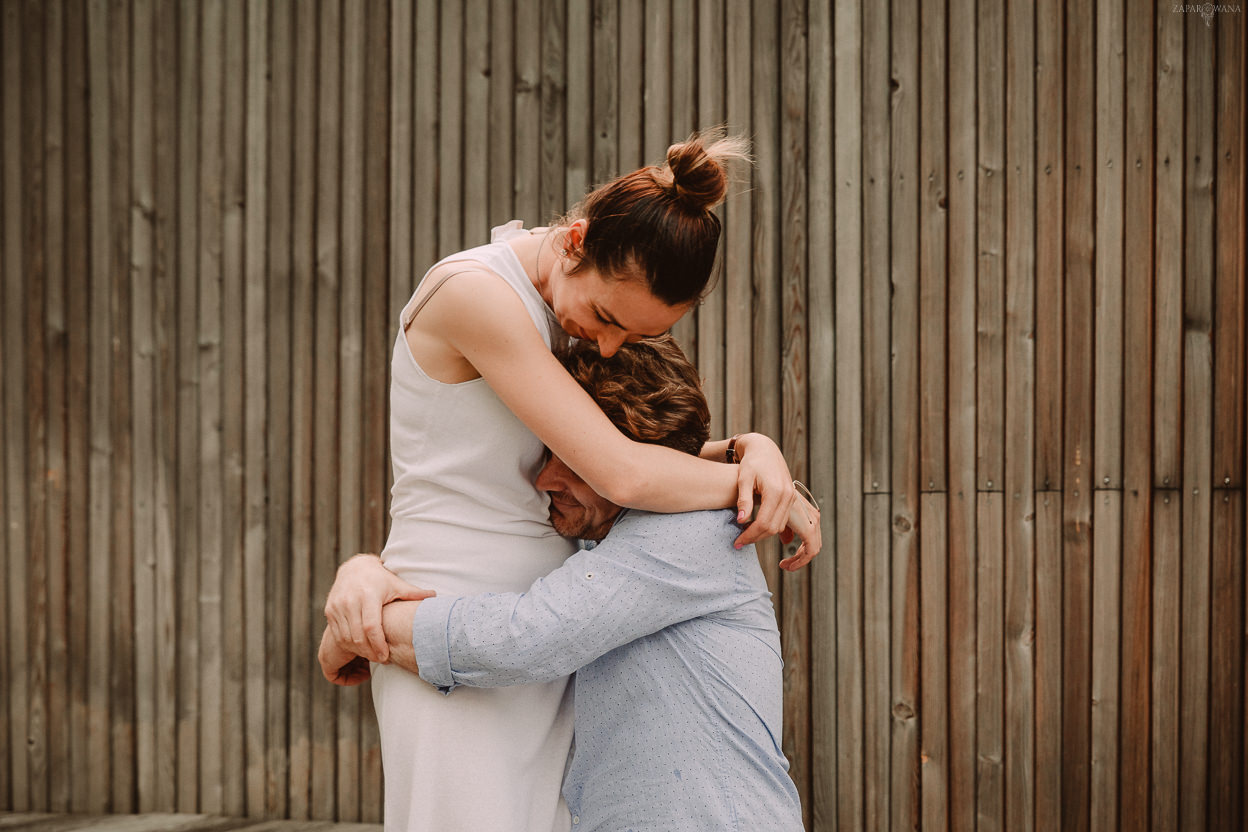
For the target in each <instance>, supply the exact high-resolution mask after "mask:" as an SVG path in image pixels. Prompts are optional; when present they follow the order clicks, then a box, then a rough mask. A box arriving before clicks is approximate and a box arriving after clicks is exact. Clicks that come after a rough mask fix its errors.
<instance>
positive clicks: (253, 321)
mask: <svg viewBox="0 0 1248 832" xmlns="http://www.w3.org/2000/svg"><path fill="white" fill-rule="evenodd" d="M270 11H271V10H270V8H269V4H268V2H267V0H248V3H247V8H246V17H245V21H243V22H245V24H246V38H245V42H246V52H245V57H246V62H245V68H244V69H245V76H244V78H245V84H244V91H245V99H244V101H245V116H246V120H245V126H244V134H243V135H244V138H243V141H244V148H245V158H244V163H243V164H244V183H245V184H244V188H245V190H244V193H243V202H244V205H245V206H246V214H245V216H244V217H243V222H244V227H243V258H244V259H243V268H242V274H243V293H242V315H241V316H240V320H241V321H243V332H242V333H241V335H242V339H243V343H242V345H241V346H242V349H243V354H242V362H243V364H242V374H241V378H242V383H243V402H242V405H243V412H242V420H241V421H242V426H243V444H242V459H241V467H242V479H243V495H244V496H243V499H244V501H243V506H242V517H241V521H242V522H241V525H242V529H243V550H242V564H241V566H242V569H241V570H240V574H239V578H240V579H241V581H242V593H241V600H242V603H243V608H242V610H240V613H241V615H240V619H241V621H242V630H243V633H245V634H246V635H245V636H244V638H242V639H241V641H242V642H243V645H244V647H243V655H242V656H241V657H239V658H240V659H241V661H240V662H239V666H241V667H245V668H246V673H245V675H244V676H243V682H242V684H243V706H244V708H243V713H244V720H243V722H242V725H241V726H240V727H241V729H242V731H243V760H242V763H243V766H244V769H243V771H244V772H245V780H244V789H243V794H242V798H243V800H242V806H243V807H244V812H245V813H246V815H247V816H250V817H254V816H256V815H260V814H263V812H264V809H265V803H266V792H267V784H266V780H267V777H266V770H267V759H266V758H267V755H266V751H265V748H266V740H267V736H266V734H267V725H268V714H267V712H266V711H267V696H266V679H267V676H268V672H269V666H270V665H269V660H270V656H269V653H268V649H267V639H266V638H259V637H258V636H259V634H260V632H262V631H265V627H266V624H267V621H266V614H265V605H266V604H267V603H269V587H268V583H267V580H266V578H267V576H266V569H265V563H266V560H267V559H268V557H269V555H268V546H269V541H268V535H267V529H266V526H267V520H268V516H267V513H268V512H267V507H268V500H269V494H268V488H267V483H268V482H269V470H268V469H269V460H268V456H267V453H266V451H267V445H266V434H267V433H268V429H269V421H268V386H269V375H268V355H267V337H266V328H267V327H268V325H269V315H268V307H267V299H268V298H267V295H268V291H267V285H266V270H267V258H268V238H267V230H268V227H267V212H268V210H269V207H270V206H269V196H268V190H267V185H268V176H269V162H268V133H269V121H268V106H269V94H270V83H269V79H270V77H271V72H272V67H271V65H270V63H269V60H270V55H271V41H270V39H269V14H270ZM239 17H240V20H241V19H242V15H240V16H239ZM236 597H237V596H236Z"/></svg>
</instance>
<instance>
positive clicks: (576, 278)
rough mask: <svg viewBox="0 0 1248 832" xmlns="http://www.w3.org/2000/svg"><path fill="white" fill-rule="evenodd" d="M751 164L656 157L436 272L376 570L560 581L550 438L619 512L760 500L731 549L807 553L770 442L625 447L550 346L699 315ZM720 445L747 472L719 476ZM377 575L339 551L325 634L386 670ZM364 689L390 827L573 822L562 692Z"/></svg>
mask: <svg viewBox="0 0 1248 832" xmlns="http://www.w3.org/2000/svg"><path fill="white" fill-rule="evenodd" d="M742 157H744V153H743V143H742V142H740V141H739V140H734V139H719V140H718V141H712V140H711V139H710V138H706V137H700V136H695V137H693V138H691V139H690V140H689V141H687V142H683V143H680V144H676V145H673V146H672V147H671V148H669V150H668V154H667V164H666V165H664V166H663V167H650V168H643V169H641V170H638V171H634V172H633V173H631V174H628V175H626V176H622V177H620V178H619V179H616V180H614V181H612V182H610V183H608V184H607V185H604V186H602V187H600V188H598V189H597V190H595V191H594V192H593V193H591V194H590V195H589V196H588V197H587V198H586V200H585V202H584V203H583V204H582V205H581V206H580V207H579V208H578V209H575V210H574V212H573V213H572V214H571V215H570V216H569V217H568V218H567V219H565V220H564V221H563V222H561V223H560V224H558V225H556V226H554V227H551V228H541V229H535V230H532V231H526V230H524V229H522V228H520V225H519V223H511V224H509V225H508V226H504V227H503V228H502V229H496V233H495V238H494V242H492V243H491V244H489V245H486V246H481V247H479V248H475V249H470V250H468V251H465V252H461V253H459V254H455V255H452V256H450V257H447V258H446V259H444V260H442V261H441V262H439V263H438V264H436V265H435V266H434V267H433V268H432V269H430V271H429V273H428V274H427V275H426V276H425V278H424V279H423V280H422V282H421V284H420V286H419V287H418V288H417V290H416V293H415V294H414V295H413V297H412V299H411V301H409V303H408V305H407V306H406V307H405V308H404V310H403V312H402V314H401V316H400V331H399V335H398V338H397V340H396V344H395V352H394V359H393V366H392V370H393V381H392V389H391V445H392V455H393V465H394V487H393V493H392V505H391V515H392V528H391V533H390V537H389V539H388V540H387V542H386V547H385V549H384V551H383V552H382V555H381V560H382V562H383V563H384V565H385V568H386V569H388V570H389V571H390V572H392V573H394V574H397V575H398V576H399V577H400V578H402V579H403V580H405V581H407V582H408V583H409V584H414V585H417V586H421V587H428V588H429V589H432V590H436V591H437V592H439V593H442V594H452V595H460V594H467V593H477V592H483V591H484V592H490V591H499V592H503V591H512V592H518V591H523V590H524V589H526V588H527V587H528V586H529V585H530V584H531V583H532V581H533V580H535V579H536V578H537V577H539V576H541V575H544V574H546V573H547V572H549V571H551V570H553V569H554V568H555V567H557V566H558V565H559V564H560V563H561V562H562V561H563V559H564V558H566V557H567V555H569V554H570V553H571V552H572V551H573V548H574V547H573V546H572V544H571V543H569V542H568V541H565V540H563V539H562V538H560V537H559V536H558V535H557V534H555V532H554V530H553V529H552V528H551V527H550V525H549V521H548V518H547V505H546V499H545V495H543V494H541V493H539V492H538V491H537V490H536V489H535V488H534V487H533V481H534V478H535V476H536V473H537V471H538V469H539V468H540V466H541V464H542V461H543V456H544V446H545V447H549V448H550V449H551V451H552V452H553V453H555V454H557V455H558V456H559V457H560V458H561V459H563V460H564V462H565V463H566V464H568V465H569V466H570V467H571V468H572V469H573V470H575V471H576V472H577V473H578V474H579V475H580V476H581V477H582V478H583V479H584V480H585V481H586V482H587V483H588V484H589V485H590V486H591V487H593V488H594V490H595V491H597V492H598V493H600V494H602V495H603V496H604V497H607V498H608V499H609V500H611V501H612V502H614V503H617V504H619V505H624V506H629V507H632V508H640V509H647V510H653V511H666V512H676V511H691V510H697V509H708V508H720V507H725V506H731V505H733V504H734V502H735V504H736V505H737V507H738V513H739V518H740V519H741V520H742V521H745V520H746V519H748V517H749V515H750V513H751V511H752V508H753V501H754V494H755V492H756V491H757V492H759V493H760V494H761V504H760V507H759V513H758V517H757V518H756V519H755V521H754V523H753V524H751V525H750V526H749V527H748V528H747V529H746V530H745V531H744V532H743V533H742V535H741V538H740V539H739V543H740V544H742V545H744V544H745V543H749V542H753V541H754V540H756V539H759V538H761V537H763V536H766V535H771V534H776V533H779V532H780V531H781V530H782V529H784V528H785V526H786V524H787V525H789V526H790V527H791V528H792V529H793V530H794V531H796V532H797V533H798V534H799V535H800V536H801V537H802V541H803V542H802V546H801V547H800V548H799V551H798V553H797V555H795V556H794V557H792V558H790V559H788V560H787V561H785V562H784V563H783V564H782V565H783V566H786V567H787V568H796V567H797V566H799V565H801V564H803V563H805V562H806V561H807V560H809V558H810V557H811V556H813V555H814V554H815V553H816V552H817V551H818V547H819V544H820V541H819V526H818V514H817V512H815V510H814V509H813V508H812V507H810V506H809V504H808V503H806V502H805V501H804V500H801V499H800V498H797V497H796V496H795V492H794V488H793V485H792V479H791V477H790V476H789V472H788V469H787V466H786V465H785V464H784V461H783V458H782V457H781V456H780V454H779V451H778V449H777V448H776V447H775V444H774V443H773V442H771V440H769V439H767V438H766V437H762V436H759V435H757V434H747V435H746V436H744V437H740V438H738V439H736V440H735V442H717V443H708V445H707V447H706V448H705V449H704V451H703V456H704V457H705V459H697V458H693V457H690V456H688V455H686V454H682V453H680V452H678V451H673V450H670V449H667V448H663V447H660V446H656V445H646V444H639V443H635V442H632V441H631V440H629V439H627V438H625V437H624V436H623V435H622V434H620V433H619V431H618V430H616V428H615V427H614V426H613V425H612V424H611V422H610V421H609V420H608V419H607V417H606V416H604V415H603V414H602V412H601V411H600V410H599V408H598V407H597V406H596V405H595V404H594V403H593V401H592V400H591V399H590V398H589V396H588V395H587V394H586V393H585V392H584V391H583V390H581V389H580V387H579V385H577V384H576V382H575V381H573V380H572V378H571V377H570V376H569V375H568V374H567V372H566V371H565V370H564V369H563V367H562V366H561V365H560V364H559V362H558V361H557V360H556V359H555V357H554V356H553V354H552V349H553V348H555V347H557V346H558V344H559V343H560V342H561V341H562V340H563V339H565V338H566V337H568V336H572V337H575V338H581V339H586V340H592V341H595V342H597V344H598V348H599V350H600V351H601V352H602V353H603V354H604V355H611V354H612V353H614V352H615V350H617V349H618V348H619V346H620V344H622V343H623V342H625V341H631V340H636V339H638V338H641V337H644V336H647V335H658V334H660V333H663V332H666V331H667V330H668V329H669V328H670V327H671V326H672V325H673V324H674V323H675V322H676V321H677V320H679V319H680V317H681V316H683V315H684V314H685V313H686V312H687V311H688V310H689V309H690V308H692V306H693V304H694V303H696V302H697V300H698V299H699V298H700V296H701V294H702V293H703V291H704V290H705V288H706V285H707V282H708V280H709V278H710V274H711V269H712V265H713V263H714V260H715V254H716V248H717V245H718V240H719V232H720V228H719V221H718V219H717V218H716V217H715V215H714V214H713V213H712V211H711V209H712V208H713V207H714V206H715V205H716V204H718V203H719V202H720V201H721V200H722V198H723V196H724V193H725V191H726V188H727V177H726V172H725V165H726V164H727V163H728V162H729V161H730V160H732V159H736V158H742ZM730 447H731V451H729V448H730ZM726 452H730V453H732V454H739V455H740V462H741V465H739V466H731V465H723V464H719V462H718V461H722V460H723V459H724V456H725V453H726ZM712 459H714V460H717V461H716V462H712V461H710V460H712ZM376 563H377V562H376V560H375V559H374V560H371V561H370V560H369V559H368V558H362V559H352V561H349V562H348V563H347V564H344V566H343V567H342V568H341V569H340V570H339V577H338V580H337V581H336V582H335V586H334V589H333V590H332V591H331V594H330V599H329V601H328V602H327V605H326V615H327V617H328V619H329V622H330V626H329V629H327V631H326V638H327V639H329V638H335V639H337V640H338V641H339V642H341V643H344V644H347V643H349V644H350V645H351V646H352V648H353V649H354V650H355V652H357V653H358V654H359V655H362V656H366V657H367V658H370V659H372V660H375V661H384V660H385V658H386V650H385V644H384V638H382V637H381V634H380V628H379V626H377V625H378V624H379V619H380V606H381V604H382V603H385V602H386V601H388V600H393V599H394V598H395V597H399V595H398V594H396V593H390V594H385V595H379V594H378V593H379V590H378V589H377V587H378V583H377V582H375V581H371V580H370V579H369V577H368V575H369V572H370V570H376V569H378V567H377V565H376ZM389 585H390V586H394V585H395V583H393V582H392V583H391V584H389ZM403 597H418V596H415V595H408V596H403ZM327 675H329V673H328V672H327ZM372 678H373V697H374V703H375V705H376V711H377V718H378V722H379V723H380V727H381V738H382V765H383V770H384V772H385V778H386V808H385V821H386V829H387V830H425V829H429V830H433V829H436V830H443V829H469V828H472V829H508V830H513V829H527V830H540V832H547V830H551V829H564V828H567V825H568V818H567V813H566V810H563V809H561V807H560V805H559V803H560V797H559V791H560V789H559V786H560V782H561V780H562V776H563V771H564V765H565V762H566V760H567V756H568V749H569V746H570V743H571V725H572V723H571V702H570V701H569V700H568V697H567V696H566V695H565V694H567V693H569V692H570V689H569V688H568V686H567V684H566V680H561V681H559V682H556V683H552V684H547V685H529V686H521V687H514V688H500V689H474V690H462V691H456V693H455V695H454V696H449V697H444V696H442V695H441V694H440V693H439V692H437V691H436V690H434V689H433V688H431V687H429V686H428V685H426V684H425V683H423V682H422V681H420V679H418V678H417V677H415V676H413V675H411V674H409V673H406V672H405V671H402V670H399V669H396V668H392V667H389V666H386V665H384V664H383V665H378V666H376V667H374V668H373V677H372Z"/></svg>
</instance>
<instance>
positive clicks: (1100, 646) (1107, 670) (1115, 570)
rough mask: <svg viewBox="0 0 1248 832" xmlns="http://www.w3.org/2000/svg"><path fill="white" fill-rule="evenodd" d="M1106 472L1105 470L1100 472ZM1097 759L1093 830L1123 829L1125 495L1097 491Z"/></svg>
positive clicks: (1094, 669)
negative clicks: (1121, 724)
mask: <svg viewBox="0 0 1248 832" xmlns="http://www.w3.org/2000/svg"><path fill="white" fill-rule="evenodd" d="M1098 470H1103V469H1098ZM1092 529H1093V540H1092V589H1093V595H1092V610H1093V613H1092V680H1091V693H1092V722H1091V730H1092V761H1091V766H1092V767H1091V778H1092V781H1091V783H1090V784H1089V787H1090V791H1091V796H1090V800H1089V805H1090V807H1091V814H1090V823H1089V828H1091V829H1093V830H1115V829H1118V828H1119V827H1118V714H1119V701H1120V700H1119V692H1118V678H1119V661H1118V648H1119V644H1120V643H1121V632H1120V620H1121V619H1120V617H1119V613H1120V609H1121V607H1120V602H1121V586H1122V584H1121V574H1122V573H1121V568H1120V564H1121V563H1122V493H1121V492H1120V491H1118V490H1116V489H1104V490H1098V491H1097V492H1096V500H1095V503H1094V507H1093V518H1092Z"/></svg>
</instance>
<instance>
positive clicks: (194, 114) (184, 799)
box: [176, 2, 202, 812]
mask: <svg viewBox="0 0 1248 832" xmlns="http://www.w3.org/2000/svg"><path fill="white" fill-rule="evenodd" d="M199 33H200V27H199V5H198V4H193V3H190V2H184V3H182V4H180V5H179V6H178V123H177V131H178V218H177V235H178V255H177V269H178V272H177V273H178V279H177V296H178V308H177V322H178V324H177V326H178V336H177V374H178V402H177V403H178V429H177V449H178V450H177V459H178V464H177V474H176V476H177V495H178V496H177V516H178V521H179V522H178V525H177V533H176V534H177V538H176V540H177V547H178V552H179V564H178V567H179V568H178V573H179V574H178V601H179V603H178V622H177V632H178V639H177V640H178V654H179V656H180V657H181V659H182V660H181V661H180V662H179V665H178V694H177V696H178V712H177V724H178V729H177V732H178V764H177V788H176V806H177V809H178V811H180V812H194V811H198V809H199V718H200V713H201V711H200V686H199V678H200V677H199V655H200V654H199V563H200V546H199V544H200V536H199V524H200V514H201V506H200V502H199V476H200V466H199V412H200V411H199V324H198V321H199V302H198V298H199V231H200V229H199V210H200V188H199V141H200V130H199V113H200V103H201V100H202V99H201V95H202V86H201V83H200V81H201V67H202V63H201V59H200V38H199Z"/></svg>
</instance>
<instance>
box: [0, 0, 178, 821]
mask: <svg viewBox="0 0 1248 832" xmlns="http://www.w3.org/2000/svg"><path fill="white" fill-rule="evenodd" d="M86 15H87V8H86V3H85V2H83V0H69V2H68V3H67V4H66V8H65V42H64V61H65V69H64V71H65V93H64V95H65V122H64V128H65V134H64V135H65V273H66V328H67V341H68V344H67V353H68V355H67V358H68V385H67V389H66V402H73V403H74V406H73V407H72V408H69V409H68V412H67V417H68V418H67V422H68V426H67V431H68V449H67V457H68V458H67V466H66V472H67V473H66V504H67V507H68V519H67V522H68V540H67V550H68V551H67V555H68V557H67V562H66V572H67V577H68V580H67V590H66V591H67V592H68V593H70V594H72V596H73V597H74V598H75V599H77V602H76V603H73V604H68V603H67V604H66V606H67V610H68V619H69V620H68V627H69V645H68V653H69V656H70V657H71V660H70V661H69V681H68V685H69V688H68V695H69V699H70V711H69V717H68V720H67V723H66V725H67V730H68V731H69V743H70V746H69V754H70V760H69V765H68V771H69V772H70V776H69V778H67V779H68V782H69V785H70V795H69V797H70V801H69V806H68V807H66V809H67V810H72V811H83V810H84V809H85V807H86V801H87V798H88V796H89V789H88V784H89V782H90V777H89V765H88V745H87V740H88V733H87V732H88V728H87V726H88V713H87V706H88V696H89V694H88V678H89V677H88V673H87V671H88V662H87V660H86V658H87V657H88V655H89V651H88V648H87V644H88V628H87V614H88V609H89V604H90V583H89V580H90V579H89V575H90V571H91V569H90V564H89V562H88V550H89V543H88V540H89V537H88V529H87V517H88V507H89V503H90V501H89V497H88V494H87V485H88V482H89V480H90V470H89V460H90V450H89V444H88V430H89V426H90V425H89V419H90V413H89V405H90V392H89V389H88V381H87V370H88V367H89V362H90V357H89V354H88V353H89V350H88V338H89V335H90V331H89V330H90V327H89V321H90V313H89V311H88V306H87V305H88V302H89V299H90V265H89V259H88V255H89V250H90V236H89V231H88V217H89V212H90V198H89V193H88V171H87V153H88V141H89V131H88V128H87V105H88V97H87V69H86V62H87V41H86V34H87V29H86ZM170 118H172V113H171V114H170ZM75 276H76V279H75ZM71 284H72V286H71ZM71 288H72V290H71ZM0 349H3V347H2V346H0ZM9 551H12V550H9ZM0 595H2V593H0ZM2 603H3V600H2V599H0V604H2ZM3 618H4V616H3V613H0V629H2V628H3V626H4V625H3V623H2V621H3ZM170 642H171V648H170V649H176V644H174V643H173V642H174V639H173V637H172V635H171V637H170ZM2 661H3V658H0V662H2ZM0 725H7V721H6V720H4V719H0ZM171 735H172V731H171ZM0 744H3V745H7V742H6V740H5V733H4V731H3V728H0ZM0 757H3V758H4V759H2V760H0V771H7V755H0ZM3 791H6V790H3V789H0V792H3ZM54 805H55V801H54Z"/></svg>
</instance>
